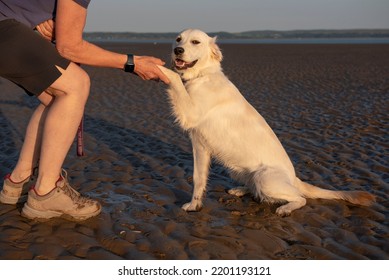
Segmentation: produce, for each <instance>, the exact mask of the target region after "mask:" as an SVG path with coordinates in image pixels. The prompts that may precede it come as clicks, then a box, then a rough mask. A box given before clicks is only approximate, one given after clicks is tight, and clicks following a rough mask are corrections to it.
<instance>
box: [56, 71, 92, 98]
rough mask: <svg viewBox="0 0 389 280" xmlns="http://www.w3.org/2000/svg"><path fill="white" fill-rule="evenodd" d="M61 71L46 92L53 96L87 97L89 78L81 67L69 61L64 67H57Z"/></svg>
mask: <svg viewBox="0 0 389 280" xmlns="http://www.w3.org/2000/svg"><path fill="white" fill-rule="evenodd" d="M57 68H58V70H59V71H60V72H61V73H62V75H61V77H59V78H58V79H57V80H56V81H55V82H54V83H53V84H52V85H51V86H50V88H49V89H48V92H49V93H50V94H52V95H54V96H61V95H67V96H70V95H72V96H75V97H77V98H85V100H86V99H87V98H88V95H89V90H90V78H89V75H88V73H86V72H85V71H84V70H83V69H82V68H81V67H79V66H78V65H76V64H74V63H70V64H69V66H68V67H67V68H66V69H62V68H60V67H58V66H57Z"/></svg>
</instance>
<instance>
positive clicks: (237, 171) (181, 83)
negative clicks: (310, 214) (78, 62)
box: [160, 29, 374, 216]
mask: <svg viewBox="0 0 389 280" xmlns="http://www.w3.org/2000/svg"><path fill="white" fill-rule="evenodd" d="M215 41H216V38H211V37H209V36H208V35H207V34H205V33H204V32H202V31H200V30H193V29H189V30H186V31H184V32H182V33H181V34H180V35H179V36H178V37H177V39H176V41H175V43H174V46H173V53H172V59H173V66H174V70H175V72H174V71H172V70H169V69H167V68H165V67H160V69H161V70H162V71H163V72H164V73H165V74H166V76H167V77H168V78H169V79H170V82H171V83H170V85H169V89H168V91H167V92H168V95H169V97H170V101H171V104H172V107H173V112H174V115H175V117H176V119H177V122H178V123H179V124H180V126H181V127H182V128H183V129H184V130H186V131H188V132H189V134H190V137H191V140H192V145H193V157H194V174H193V181H194V191H193V197H192V200H191V202H189V203H186V204H184V205H183V206H182V208H183V209H184V210H186V211H198V210H200V209H201V207H202V200H203V196H204V191H205V189H206V184H207V178H208V172H209V166H210V161H211V157H214V158H215V159H216V160H217V161H218V162H220V163H222V164H223V165H224V166H225V167H227V168H228V169H229V170H231V171H232V175H233V177H234V178H236V179H239V180H240V182H242V183H244V187H239V188H235V189H231V190H230V191H229V193H230V194H234V195H237V196H242V195H244V194H246V193H251V194H253V195H254V196H255V197H257V198H259V199H260V200H261V201H267V202H286V204H284V205H282V206H280V207H278V208H277V210H276V213H277V214H278V215H281V216H285V215H289V214H290V213H291V212H292V211H293V210H295V209H298V208H301V207H303V206H304V205H305V204H306V199H305V198H325V199H343V200H346V201H349V202H351V203H354V204H359V205H365V206H368V205H371V204H372V203H373V201H374V196H373V195H371V194H369V193H367V192H362V191H331V190H325V189H321V188H318V187H315V186H313V185H310V184H307V183H304V182H302V181H301V180H300V179H299V178H297V177H296V174H295V170H294V168H293V165H292V162H291V161H290V159H289V157H288V155H287V153H286V152H285V150H284V148H283V147H282V145H281V143H280V141H279V140H278V138H277V136H276V135H275V134H274V132H273V131H272V129H271V128H270V127H269V125H268V124H267V123H266V121H265V120H264V118H263V117H262V116H261V115H260V114H259V113H258V112H257V111H256V110H255V109H254V108H253V107H252V106H251V105H250V104H249V103H248V102H247V101H246V99H245V98H244V97H243V96H242V95H241V93H240V92H239V90H238V89H237V88H236V87H235V86H234V85H233V84H232V83H231V82H230V81H229V80H228V78H227V77H226V76H225V75H224V73H223V72H222V69H221V64H220V62H221V60H222V53H221V51H220V49H219V48H218V46H217V45H216V42H215Z"/></svg>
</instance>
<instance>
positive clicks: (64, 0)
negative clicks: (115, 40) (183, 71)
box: [55, 0, 169, 83]
mask: <svg viewBox="0 0 389 280" xmlns="http://www.w3.org/2000/svg"><path fill="white" fill-rule="evenodd" d="M86 16H87V10H86V9H85V8H83V7H82V6H80V5H79V4H77V3H76V2H74V1H72V0H58V2H57V16H56V21H55V39H56V46H57V49H58V51H59V53H60V54H61V55H62V56H63V57H65V58H67V59H69V60H71V61H73V62H78V63H81V64H87V65H91V66H101V67H110V68H117V69H123V66H124V64H125V63H126V61H127V55H126V54H120V53H115V52H111V51H108V50H105V49H103V48H100V47H98V46H96V45H94V44H92V43H89V42H87V41H85V40H83V38H82V33H83V30H84V27H85V23H86ZM134 63H135V71H134V72H135V73H136V74H137V75H139V76H140V77H141V78H142V79H144V80H152V79H161V80H162V81H164V82H165V83H169V80H168V79H167V77H166V76H165V75H164V74H163V73H162V72H161V70H160V69H159V68H158V67H157V65H164V64H165V63H164V62H163V61H162V60H160V59H158V58H155V57H149V56H134Z"/></svg>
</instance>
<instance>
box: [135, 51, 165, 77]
mask: <svg viewBox="0 0 389 280" xmlns="http://www.w3.org/2000/svg"><path fill="white" fill-rule="evenodd" d="M134 64H135V69H134V73H135V74H137V75H138V76H139V77H141V78H142V79H143V80H156V81H158V80H161V81H162V82H164V83H165V84H169V82H170V81H169V79H168V78H167V77H166V76H165V74H163V73H162V71H161V70H160V69H159V68H158V67H157V65H161V66H163V65H165V62H163V61H162V60H160V59H159V58H156V57H152V56H135V57H134Z"/></svg>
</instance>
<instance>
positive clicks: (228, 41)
mask: <svg viewBox="0 0 389 280" xmlns="http://www.w3.org/2000/svg"><path fill="white" fill-rule="evenodd" d="M86 40H88V41H90V42H94V43H102V44H104V43H118V44H171V43H172V42H173V39H158V38H156V39H132V38H128V39H114V38H86ZM218 43H219V44H389V38H328V39H325V38H302V39H299V38H296V39H218Z"/></svg>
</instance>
